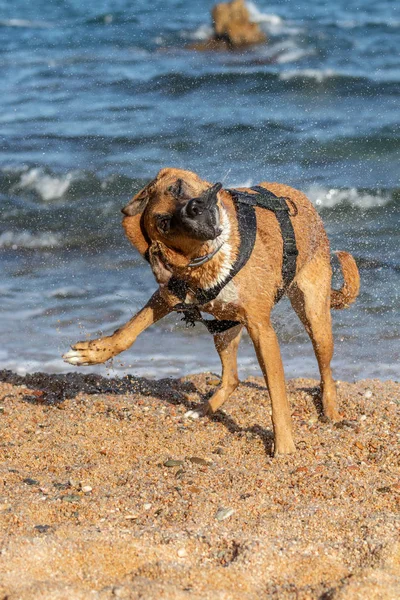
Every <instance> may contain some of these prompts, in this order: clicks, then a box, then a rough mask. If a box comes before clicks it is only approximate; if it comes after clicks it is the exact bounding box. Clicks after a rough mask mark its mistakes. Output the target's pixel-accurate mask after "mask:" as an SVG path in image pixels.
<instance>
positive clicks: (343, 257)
mask: <svg viewBox="0 0 400 600" xmlns="http://www.w3.org/2000/svg"><path fill="white" fill-rule="evenodd" d="M335 254H336V256H337V257H338V259H339V262H340V267H341V269H342V274H343V279H344V283H343V285H342V287H341V288H340V290H333V289H332V290H331V308H338V309H341V308H347V307H348V306H350V304H352V303H353V302H354V300H355V299H356V298H357V296H358V292H359V291H360V273H359V271H358V267H357V265H356V261H355V260H354V258H353V257H352V255H351V254H349V253H348V252H341V251H338V252H335Z"/></svg>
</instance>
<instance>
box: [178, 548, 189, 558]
mask: <svg viewBox="0 0 400 600" xmlns="http://www.w3.org/2000/svg"><path fill="white" fill-rule="evenodd" d="M177 554H178V556H179V558H183V557H184V556H187V552H186V550H185V548H179V550H178V552H177Z"/></svg>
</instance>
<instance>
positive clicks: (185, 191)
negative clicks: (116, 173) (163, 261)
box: [122, 169, 222, 259]
mask: <svg viewBox="0 0 400 600" xmlns="http://www.w3.org/2000/svg"><path fill="white" fill-rule="evenodd" d="M221 188H222V185H221V184H220V183H216V184H215V185H213V186H211V185H210V184H209V183H207V182H205V181H203V180H201V179H200V178H199V177H198V176H197V175H196V174H195V173H192V172H191V171H183V170H181V169H162V170H161V171H160V172H159V173H158V175H157V177H156V178H155V179H153V181H151V182H150V183H149V184H147V185H146V186H145V187H144V188H143V189H142V190H141V191H140V192H139V193H138V194H136V196H134V197H133V198H132V200H131V201H130V202H129V204H128V205H127V206H125V208H123V209H122V212H123V214H124V215H125V218H124V221H123V225H124V228H125V231H126V234H127V236H128V238H129V239H130V241H131V242H132V243H133V244H134V246H136V248H137V249H138V250H139V252H141V253H142V254H145V252H146V251H147V250H148V248H149V246H150V245H151V244H152V243H154V242H156V243H161V244H162V245H164V246H166V247H167V248H169V249H171V250H175V251H178V252H179V253H182V254H183V255H184V256H185V257H187V258H188V259H190V258H191V257H192V256H195V255H196V254H197V252H198V250H199V247H201V246H202V245H203V244H204V243H206V242H209V241H211V240H215V239H216V238H217V237H218V236H219V235H220V234H221V231H222V229H221V227H220V213H219V206H218V192H219V190H220V189H221Z"/></svg>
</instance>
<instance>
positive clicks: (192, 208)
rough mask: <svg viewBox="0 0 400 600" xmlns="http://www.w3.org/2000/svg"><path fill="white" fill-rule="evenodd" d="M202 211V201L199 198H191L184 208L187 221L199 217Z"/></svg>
mask: <svg viewBox="0 0 400 600" xmlns="http://www.w3.org/2000/svg"><path fill="white" fill-rule="evenodd" d="M203 210H204V201H203V200H202V199H201V198H193V200H190V201H189V202H188V203H187V204H186V206H185V213H186V215H187V216H188V217H189V219H194V218H196V217H198V216H199V215H201V213H202V212H203Z"/></svg>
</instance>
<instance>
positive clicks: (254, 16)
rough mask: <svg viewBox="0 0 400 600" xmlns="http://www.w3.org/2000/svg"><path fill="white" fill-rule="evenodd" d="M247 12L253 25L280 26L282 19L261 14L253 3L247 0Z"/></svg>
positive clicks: (268, 14)
mask: <svg viewBox="0 0 400 600" xmlns="http://www.w3.org/2000/svg"><path fill="white" fill-rule="evenodd" d="M246 7H247V10H248V11H249V15H250V20H251V21H252V22H253V23H268V24H269V25H275V26H277V25H282V23H283V19H282V17H279V16H278V15H274V14H270V13H263V12H261V11H260V9H259V8H258V7H257V6H256V4H255V3H254V2H250V0H248V1H247V2H246Z"/></svg>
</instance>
